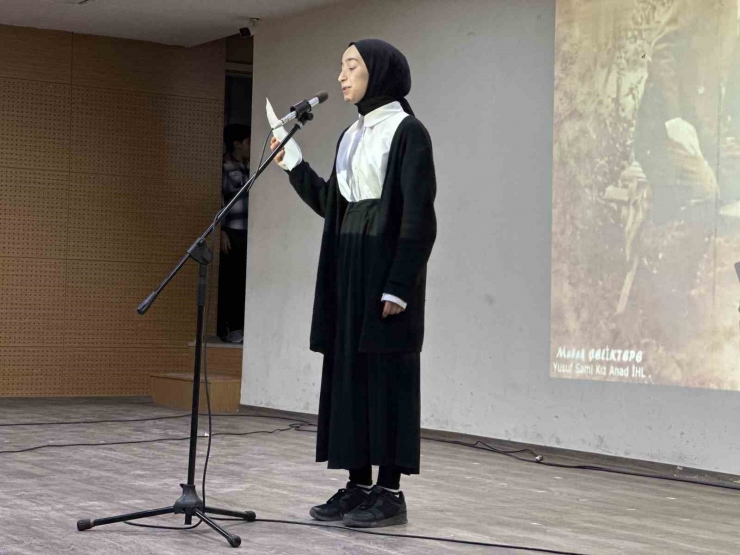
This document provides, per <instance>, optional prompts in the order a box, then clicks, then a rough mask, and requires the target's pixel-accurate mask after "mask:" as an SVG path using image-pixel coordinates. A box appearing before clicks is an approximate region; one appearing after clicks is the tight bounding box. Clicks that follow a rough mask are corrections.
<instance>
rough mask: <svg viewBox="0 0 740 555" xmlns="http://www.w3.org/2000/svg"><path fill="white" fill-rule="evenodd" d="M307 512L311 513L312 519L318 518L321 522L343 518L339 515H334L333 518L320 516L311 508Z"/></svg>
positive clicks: (336, 520)
mask: <svg viewBox="0 0 740 555" xmlns="http://www.w3.org/2000/svg"><path fill="white" fill-rule="evenodd" d="M308 514H310V515H311V518H312V519H314V520H320V521H321V522H339V521H340V520H342V518H343V517H342V516H341V515H339V516H337V517H334V518H331V517H325V516H321V515H320V514H318V513H317V512H316V511H314V510H313V509H311V510H310V511H308Z"/></svg>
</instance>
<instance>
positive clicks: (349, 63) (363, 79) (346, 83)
mask: <svg viewBox="0 0 740 555" xmlns="http://www.w3.org/2000/svg"><path fill="white" fill-rule="evenodd" d="M369 78H370V74H369V73H368V71H367V66H366V65H365V62H364V61H363V59H362V56H360V52H359V51H358V50H357V48H356V47H355V45H354V44H353V45H352V46H350V47H349V48H348V49H347V50H346V51H345V53H344V56H342V72H341V73H340V74H339V84H340V85H341V87H342V94H343V95H344V101H345V102H351V103H352V104H357V103H358V102H359V101H360V100H362V98H363V97H364V96H365V92H366V91H367V82H368V80H369Z"/></svg>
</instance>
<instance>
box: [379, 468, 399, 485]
mask: <svg viewBox="0 0 740 555" xmlns="http://www.w3.org/2000/svg"><path fill="white" fill-rule="evenodd" d="M378 485H379V486H380V487H382V488H385V489H396V490H397V489H400V488H401V471H400V470H398V468H397V467H396V466H394V465H392V464H389V465H385V466H381V467H380V471H379V472H378Z"/></svg>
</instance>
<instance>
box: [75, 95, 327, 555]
mask: <svg viewBox="0 0 740 555" xmlns="http://www.w3.org/2000/svg"><path fill="white" fill-rule="evenodd" d="M297 113H298V112H297ZM312 119H313V114H312V113H311V112H310V107H309V109H308V110H304V111H303V112H302V113H298V117H297V118H296V124H295V125H294V126H293V128H292V129H291V131H290V132H289V133H288V135H287V136H286V137H285V139H284V140H283V141H282V142H281V143H280V145H279V146H278V147H277V148H276V149H275V150H274V151H273V152H272V153H270V156H269V157H268V158H267V160H266V161H265V162H264V163H263V164H262V165H261V166H260V167H259V168H258V169H257V171H256V172H255V173H254V175H252V177H251V178H250V179H249V181H247V182H246V183H245V184H244V185H243V186H242V188H241V189H240V190H239V192H238V193H237V194H236V196H235V197H234V198H233V199H232V200H231V202H229V203H228V204H227V205H226V206H225V207H223V208H222V209H221V210H220V211H219V212H218V214H216V217H215V219H214V220H213V223H211V225H210V226H208V229H206V231H205V232H204V233H203V235H201V236H200V237H199V238H198V240H197V241H195V243H193V244H192V245H191V246H190V247H189V248H188V249H187V252H186V254H185V255H184V256H183V257H182V259H181V260H180V262H179V263H178V264H177V266H175V269H174V270H172V271H171V272H170V274H169V275H168V276H167V277H166V278H165V279H164V281H162V283H161V284H160V285H159V287H157V289H156V290H154V292H152V293H151V294H150V295H149V296H148V297H147V298H146V299H144V301H142V303H141V304H140V305H139V306H138V308H137V309H136V311H137V312H138V313H139V314H140V315H144V314H145V313H146V312H147V311H148V310H149V308H150V307H151V306H152V303H154V301H155V300H156V299H157V297H158V296H159V295H160V293H162V291H163V290H164V288H165V287H167V284H168V283H169V282H170V281H171V280H172V278H174V277H175V275H177V273H178V272H179V271H180V269H182V267H183V266H184V265H185V263H186V262H187V261H188V259H189V258H192V259H193V260H194V261H195V262H197V263H198V266H199V273H198V294H197V312H196V314H197V316H196V327H195V329H196V332H195V364H194V371H193V404H192V410H191V414H190V452H189V455H188V477H187V483H185V484H180V487H181V488H182V495H181V496H180V498H179V499H178V500H177V501H176V502H175V503H174V505H170V506H168V507H164V508H161V509H151V510H146V511H139V512H135V513H130V514H124V515H118V516H113V517H107V518H98V519H84V520H79V521H77V529H78V530H79V531H80V532H82V531H84V530H89V529H91V528H94V527H96V526H103V525H105V524H114V523H116V522H124V521H130V520H138V519H142V518H149V517H154V516H160V515H167V514H184V515H185V524H186V525H189V524H191V523H192V521H193V517H196V518H199V519H201V520H202V521H203V522H205V523H206V524H207V525H208V526H210V527H211V528H212V529H213V530H215V531H216V532H218V533H219V534H221V535H222V536H223V537H224V538H226V540H228V542H229V544H230V545H231V547H239V545H241V542H242V540H241V538H240V537H239V536H237V535H236V534H231V533H230V532H228V531H226V530H224V529H223V528H222V527H221V526H220V525H218V524H217V523H216V522H214V521H213V520H211V519H210V518H209V517H208V516H207V515H206V513H211V514H215V515H221V516H229V517H234V518H237V519H241V520H244V521H245V522H253V521H254V520H255V519H256V518H257V516H256V515H255V513H254V512H252V511H231V510H226V509H219V508H216V507H210V506H206V505H205V503H204V502H203V500H202V499H201V498H200V497H199V496H198V493H197V491H196V486H195V458H196V454H197V445H198V410H199V406H200V365H201V354H202V350H203V336H204V329H203V318H204V313H205V301H206V292H207V288H206V283H207V276H208V265H209V264H210V263H211V261H212V260H213V253H212V251H211V249H210V248H209V247H208V245H207V244H206V238H207V237H208V235H210V234H211V233H212V232H213V231H214V229H216V226H217V225H218V224H219V223H221V221H222V220H223V219H224V217H226V214H228V213H229V211H230V210H231V209H232V208H233V206H234V204H236V203H237V202H238V201H239V199H241V198H243V197H244V196H245V195H246V194H247V193H249V190H250V189H251V188H252V186H253V185H254V183H255V182H256V180H257V178H258V177H259V176H260V174H262V172H263V171H265V168H267V166H268V165H269V164H270V163H271V162H272V161H273V159H274V158H275V156H277V155H278V153H279V152H280V151H281V150H282V148H283V146H284V145H285V144H286V143H287V142H288V141H290V140H291V139H292V138H293V135H295V134H296V133H297V132H298V130H299V129H301V128H302V127H303V126H304V125H305V124H306V122H308V121H310V120H312ZM206 387H208V384H206Z"/></svg>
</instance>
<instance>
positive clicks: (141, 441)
mask: <svg viewBox="0 0 740 555" xmlns="http://www.w3.org/2000/svg"><path fill="white" fill-rule="evenodd" d="M300 426H303V424H300V423H295V424H291V425H290V426H289V427H287V428H276V429H274V430H253V431H251V432H216V433H215V434H213V435H212V437H219V436H250V435H257V434H276V433H279V432H289V431H291V430H296V429H297V428H298V427H300ZM165 441H190V436H187V437H158V438H154V439H137V440H131V441H108V442H102V443H49V444H46V445H36V446H34V447H27V448H25V449H15V450H6V451H0V455H6V454H17V453H28V452H29V451H38V450H41V449H49V448H63V447H109V446H111V445H137V444H144V443H160V442H165Z"/></svg>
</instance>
